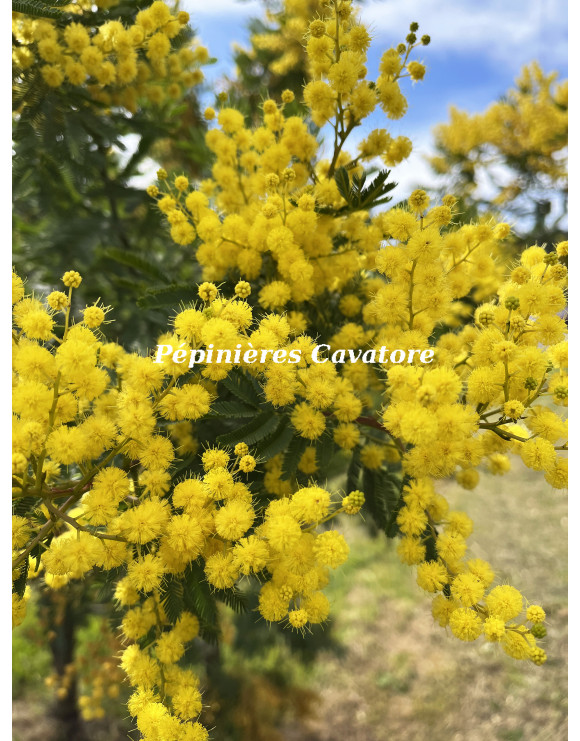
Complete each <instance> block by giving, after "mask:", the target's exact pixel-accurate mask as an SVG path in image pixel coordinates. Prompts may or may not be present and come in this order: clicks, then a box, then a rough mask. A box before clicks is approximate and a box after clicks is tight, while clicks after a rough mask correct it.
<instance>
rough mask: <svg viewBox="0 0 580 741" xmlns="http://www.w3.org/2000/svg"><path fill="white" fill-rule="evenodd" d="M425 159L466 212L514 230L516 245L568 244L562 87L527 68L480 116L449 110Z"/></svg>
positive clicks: (563, 84)
mask: <svg viewBox="0 0 580 741" xmlns="http://www.w3.org/2000/svg"><path fill="white" fill-rule="evenodd" d="M435 143H436V147H437V150H438V152H437V154H436V155H435V156H433V157H431V158H430V163H431V166H432V168H433V170H434V172H435V173H437V174H438V175H440V176H441V178H440V180H441V181H442V182H443V185H442V186H441V187H442V190H443V192H447V191H449V190H451V191H452V192H457V193H461V194H462V200H463V204H464V206H465V207H466V209H474V208H475V209H476V210H477V211H479V212H481V213H483V212H492V213H493V212H495V213H502V214H503V215H504V217H505V218H508V219H511V220H512V221H513V222H516V223H517V236H518V245H519V247H520V249H521V248H523V247H524V246H525V245H526V243H533V242H536V243H537V244H545V245H547V246H548V249H551V248H552V245H554V244H556V243H558V242H560V241H562V240H564V239H566V238H567V216H568V160H567V146H568V81H567V80H564V81H559V80H558V74H557V73H555V72H552V73H550V74H546V73H545V72H543V71H542V69H541V68H540V66H539V65H538V64H537V63H535V62H534V63H531V64H529V65H527V66H525V67H524V68H523V69H522V71H521V74H520V76H519V78H518V79H517V80H516V84H515V87H514V88H513V89H511V90H508V92H507V93H506V94H505V95H504V96H503V97H502V98H501V99H500V100H499V101H497V102H496V103H493V104H492V105H490V106H489V107H488V108H487V110H486V111H484V112H483V113H481V114H475V115H469V114H468V113H465V112H463V111H460V110H458V109H456V108H454V107H452V108H451V111H450V119H449V122H448V123H446V124H441V125H439V126H437V127H436V129H435Z"/></svg>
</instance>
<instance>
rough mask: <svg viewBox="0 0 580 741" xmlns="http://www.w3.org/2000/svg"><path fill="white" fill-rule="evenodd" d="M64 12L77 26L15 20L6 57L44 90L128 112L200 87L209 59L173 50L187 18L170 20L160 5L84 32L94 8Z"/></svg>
mask: <svg viewBox="0 0 580 741" xmlns="http://www.w3.org/2000/svg"><path fill="white" fill-rule="evenodd" d="M114 4H117V2H116V1H114V2H112V3H108V5H109V6H110V5H114ZM100 5H102V3H101V4H100ZM65 10H67V11H69V12H70V13H71V14H72V15H73V16H74V17H77V16H78V17H79V21H78V22H77V21H74V20H73V21H71V22H69V23H68V24H66V25H65V26H64V27H62V28H61V27H59V25H58V24H57V22H56V21H53V20H49V19H35V18H31V17H29V16H26V15H23V14H19V13H16V14H14V18H13V21H12V33H13V38H14V39H15V42H16V43H15V45H14V47H13V52H12V58H13V63H14V65H15V68H16V72H17V74H20V75H22V74H25V73H26V70H30V69H33V68H36V67H38V69H39V70H40V74H41V76H42V79H43V80H44V82H45V83H46V85H48V86H49V87H51V88H58V87H60V86H62V85H64V84H68V85H73V86H83V88H84V89H85V90H86V91H87V92H88V94H89V95H90V96H91V97H92V98H93V99H94V100H96V101H98V102H100V103H104V104H106V105H122V106H124V107H125V108H127V109H129V110H131V111H135V110H136V108H137V105H138V102H139V101H140V100H148V101H150V102H151V103H154V104H160V103H162V102H163V101H165V100H167V99H168V98H169V99H179V98H181V97H182V95H183V93H184V91H185V90H186V89H188V88H190V87H192V86H195V85H199V84H200V83H201V82H202V81H203V73H202V71H201V69H200V68H199V67H200V65H201V64H204V63H205V62H206V61H207V60H208V58H209V55H208V52H207V49H206V48H205V47H203V46H196V47H194V48H189V47H187V46H181V48H172V40H173V39H175V37H176V36H177V35H178V34H179V33H180V32H181V30H182V29H183V28H184V26H185V25H186V24H187V23H188V21H189V15H188V14H187V13H185V12H178V13H176V14H175V15H174V14H172V12H171V11H170V9H169V7H168V6H167V5H166V4H165V2H163V0H155V2H153V3H152V4H151V5H150V6H149V7H147V8H144V9H143V10H140V11H139V12H138V13H137V14H136V17H135V22H134V23H133V24H132V25H129V26H125V25H123V23H122V22H121V21H118V20H111V21H106V22H104V23H102V24H101V25H95V24H92V25H91V22H90V21H91V15H94V9H93V7H92V6H91V4H88V3H71V4H70V6H67V7H66V8H65Z"/></svg>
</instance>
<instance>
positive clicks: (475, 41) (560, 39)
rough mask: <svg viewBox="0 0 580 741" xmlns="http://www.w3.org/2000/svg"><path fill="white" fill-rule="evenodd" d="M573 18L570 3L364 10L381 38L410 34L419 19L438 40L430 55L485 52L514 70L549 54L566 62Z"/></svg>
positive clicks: (426, 0)
mask: <svg viewBox="0 0 580 741" xmlns="http://www.w3.org/2000/svg"><path fill="white" fill-rule="evenodd" d="M567 14H568V9H567V3H566V0H510V1H509V2H506V0H488V1H487V2H485V3H481V2H477V0H445V2H443V3H442V2H441V0H405V2H396V1H391V0H388V1H386V0H378V2H377V1H375V2H372V1H371V2H367V3H365V4H363V6H362V8H361V16H362V19H363V21H364V22H365V23H369V24H371V27H372V29H373V30H374V32H375V34H376V35H378V34H382V33H389V35H390V36H391V35H393V34H403V35H404V34H405V33H407V29H408V26H409V23H410V22H411V21H417V22H418V23H419V24H420V30H419V34H421V33H428V34H429V35H430V36H431V38H432V46H431V47H430V53H433V54H436V53H438V52H441V53H445V52H449V51H457V52H468V51H472V52H478V53H484V54H485V55H486V56H488V57H489V58H490V59H491V60H492V61H496V62H497V63H498V64H502V65H508V66H509V67H510V68H514V69H517V68H519V67H520V66H521V65H522V63H524V62H528V61H529V60H530V59H533V58H534V57H536V56H538V55H541V54H543V53H544V52H546V53H548V54H549V57H550V59H552V60H553V63H560V64H565V63H566V57H567V48H566V42H565V33H566V27H567Z"/></svg>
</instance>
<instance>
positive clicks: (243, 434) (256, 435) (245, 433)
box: [216, 412, 279, 445]
mask: <svg viewBox="0 0 580 741" xmlns="http://www.w3.org/2000/svg"><path fill="white" fill-rule="evenodd" d="M278 420H279V417H278V416H277V415H276V414H273V413H272V412H262V414H259V415H258V416H257V417H256V419H254V420H252V421H251V422H249V423H248V424H247V425H243V426H242V427H238V428H237V429H235V430H232V431H231V432H226V433H225V434H223V435H220V436H219V437H218V438H217V439H216V442H217V444H218V445H235V444H236V443H247V444H248V445H253V444H254V443H257V442H258V441H259V440H262V439H263V438H265V437H266V436H267V435H269V434H270V433H271V432H273V431H274V430H275V429H276V427H277V426H278Z"/></svg>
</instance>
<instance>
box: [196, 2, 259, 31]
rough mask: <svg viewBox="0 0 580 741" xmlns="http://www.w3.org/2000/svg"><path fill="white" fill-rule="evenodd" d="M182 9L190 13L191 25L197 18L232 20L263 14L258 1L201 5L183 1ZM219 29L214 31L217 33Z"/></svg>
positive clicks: (206, 3)
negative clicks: (211, 17)
mask: <svg viewBox="0 0 580 741" xmlns="http://www.w3.org/2000/svg"><path fill="white" fill-rule="evenodd" d="M181 4H182V7H183V9H184V10H187V12H188V13H191V16H192V20H193V24H194V25H195V19H196V18H199V17H202V16H203V17H207V16H213V17H223V18H224V19H226V20H233V18H239V17H243V16H247V17H251V18H253V17H256V16H261V15H262V14H263V5H262V3H260V2H259V0H208V2H205V3H201V2H199V0H185V2H182V3H181ZM218 30H219V29H216V31H218Z"/></svg>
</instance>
